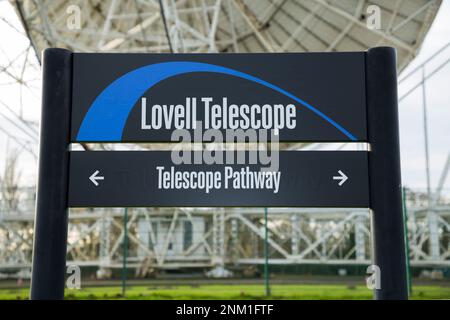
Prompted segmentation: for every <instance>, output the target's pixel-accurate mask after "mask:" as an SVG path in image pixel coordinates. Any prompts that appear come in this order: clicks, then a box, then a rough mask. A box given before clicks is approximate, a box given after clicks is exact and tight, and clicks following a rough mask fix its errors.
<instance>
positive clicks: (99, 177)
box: [89, 170, 105, 187]
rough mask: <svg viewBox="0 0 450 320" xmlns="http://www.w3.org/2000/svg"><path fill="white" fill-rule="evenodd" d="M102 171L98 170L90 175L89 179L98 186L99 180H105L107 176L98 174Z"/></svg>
mask: <svg viewBox="0 0 450 320" xmlns="http://www.w3.org/2000/svg"><path fill="white" fill-rule="evenodd" d="M99 172H100V171H98V170H96V171H95V172H94V173H93V174H91V176H90V177H89V180H91V182H92V183H93V184H94V185H95V186H96V187H97V186H98V182H97V180H105V177H103V176H97V175H98V174H99Z"/></svg>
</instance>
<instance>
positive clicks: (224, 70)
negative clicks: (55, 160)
mask: <svg viewBox="0 0 450 320" xmlns="http://www.w3.org/2000/svg"><path fill="white" fill-rule="evenodd" d="M111 66H114V67H111ZM73 93H74V94H73V100H72V121H71V141H73V142H139V141H140V142H157V141H170V137H171V133H172V132H173V131H174V129H176V128H182V129H187V130H192V129H193V127H194V126H195V122H196V121H201V122H202V123H203V128H204V129H209V128H212V127H213V125H214V123H213V122H217V121H220V126H218V127H219V128H220V129H231V128H232V127H233V125H234V124H236V127H238V128H241V129H244V130H245V129H248V128H253V129H256V130H257V129H269V128H274V127H275V128H276V129H278V127H280V126H281V128H280V129H279V132H280V138H279V140H280V141H314V142H319V141H344V142H348V141H350V142H351V141H367V128H366V90H365V53H364V52H350V53H329V54H320V53H303V54H295V53H280V54H89V53H75V54H73ZM143 101H144V102H143ZM143 104H144V105H145V106H143ZM214 105H219V106H220V108H217V109H218V111H219V112H220V114H214V109H213V108H212V107H213V106H214ZM233 105H234V106H236V108H235V109H234V110H236V111H237V113H236V114H235V115H234V114H233ZM155 106H156V107H155ZM277 106H282V107H281V110H280V108H278V109H277V108H276V107H277ZM181 113H182V116H179V114H181ZM276 113H278V115H276ZM177 115H178V117H177ZM214 117H215V118H216V119H214ZM143 118H144V121H142V119H143ZM177 120H178V121H177ZM214 120H216V121H214ZM264 120H266V121H264ZM277 120H278V121H277ZM177 122H181V123H177ZM253 122H255V123H253Z"/></svg>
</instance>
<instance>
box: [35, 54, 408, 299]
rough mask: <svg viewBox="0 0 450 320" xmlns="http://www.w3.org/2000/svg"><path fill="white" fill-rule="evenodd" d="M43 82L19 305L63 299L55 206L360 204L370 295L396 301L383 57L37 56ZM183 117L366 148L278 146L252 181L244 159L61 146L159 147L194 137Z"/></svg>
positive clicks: (252, 167) (390, 61)
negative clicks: (184, 158) (368, 227)
mask: <svg viewBox="0 0 450 320" xmlns="http://www.w3.org/2000/svg"><path fill="white" fill-rule="evenodd" d="M93 70H95V71H96V72H93ZM43 80H44V85H43V100H42V104H43V110H42V120H41V142H40V143H41V145H40V159H39V177H38V189H37V205H36V223H35V235H34V236H35V240H34V251H33V270H32V287H31V298H32V299H61V298H63V297H64V268H65V257H66V248H67V245H66V243H67V223H68V220H67V218H68V207H113V206H114V207H142V206H144V207H145V206H149V207H152V206H208V207H217V206H220V207H223V206H238V207H241V206H242V207H243V206H253V207H258V206H259V207H271V206H284V207H289V206H291V207H360V208H363V207H364V208H367V207H368V208H371V209H372V221H373V227H372V230H373V231H372V232H373V248H374V254H373V257H374V264H375V265H376V266H377V267H378V268H379V270H380V273H381V274H379V275H378V276H379V278H380V279H381V283H377V284H376V285H377V289H376V290H375V297H376V298H377V299H407V290H406V268H405V245H404V238H403V232H404V231H403V230H404V229H403V220H402V201H401V182H400V181H401V180H400V161H399V159H400V155H399V135H398V115H397V82H396V59H395V50H394V49H392V48H374V49H370V50H369V51H367V52H353V53H327V54H321V53H305V54H236V55H230V54H216V55H211V54H208V55H202V54H199V55H167V54H158V55H155V54H136V55H127V54H106V55H105V54H81V53H80V54H79V53H71V52H69V51H66V50H61V49H48V50H46V51H45V53H44V78H43ZM72 91H73V93H72ZM195 120H201V121H202V123H203V124H204V125H205V128H204V129H210V128H212V129H216V128H215V127H219V131H220V132H224V131H225V129H226V130H228V129H237V128H239V129H244V130H245V129H246V127H249V126H250V124H251V126H252V129H258V130H259V129H268V128H269V129H274V128H275V129H276V131H277V132H278V133H279V140H280V142H286V141H304V142H368V143H369V145H370V151H369V152H366V151H321V152H312V151H280V154H279V167H278V169H275V170H273V171H271V172H266V173H262V171H261V168H262V165H261V164H252V163H237V164H236V163H235V162H232V164H227V163H228V162H226V163H224V162H221V163H213V164H209V163H208V164H207V163H202V162H200V163H194V164H191V163H182V164H179V163H178V164H176V165H174V163H175V162H174V161H173V159H172V158H171V152H168V151H165V152H164V151H159V152H156V151H143V152H137V151H123V152H119V151H106V152H98V151H83V152H81V151H78V152H76V151H74V152H69V150H68V148H69V145H70V143H71V142H74V143H83V142H169V141H172V140H171V133H172V132H173V131H174V130H175V129H179V128H180V127H182V128H183V129H186V130H185V132H188V133H189V134H193V135H194V136H195V132H196V130H195V129H197V128H196V124H195V123H196V121H195ZM201 133H202V131H201ZM227 141H234V140H228V138H227ZM227 153H229V152H227ZM69 157H70V161H69ZM194 158H196V157H195V156H194ZM236 158H237V157H236ZM248 159H250V158H249V157H248Z"/></svg>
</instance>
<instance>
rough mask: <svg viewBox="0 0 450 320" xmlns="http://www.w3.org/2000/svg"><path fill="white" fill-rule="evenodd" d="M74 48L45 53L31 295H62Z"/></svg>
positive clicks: (44, 297)
mask: <svg viewBox="0 0 450 320" xmlns="http://www.w3.org/2000/svg"><path fill="white" fill-rule="evenodd" d="M71 73H72V53H71V52H70V51H68V50H64V49H47V50H45V51H44V53H43V87H42V114H41V124H40V145H39V172H38V181H37V197H36V212H35V223H34V246H33V266H32V276H31V293H30V297H31V299H63V298H64V278H65V268H66V251H67V226H68V207H67V193H68V177H69V150H68V147H69V143H70V138H69V133H70V110H71V96H72V90H71V87H72V74H71Z"/></svg>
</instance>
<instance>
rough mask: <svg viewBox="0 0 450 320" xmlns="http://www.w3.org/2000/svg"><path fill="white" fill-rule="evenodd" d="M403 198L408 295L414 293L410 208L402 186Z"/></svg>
mask: <svg viewBox="0 0 450 320" xmlns="http://www.w3.org/2000/svg"><path fill="white" fill-rule="evenodd" d="M402 198H403V224H404V226H405V247H406V248H405V249H406V280H407V285H408V296H409V297H410V296H411V294H412V286H411V263H410V261H409V235H408V208H407V207H406V190H405V188H404V187H403V188H402Z"/></svg>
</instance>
